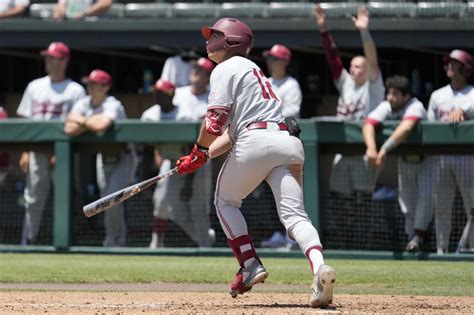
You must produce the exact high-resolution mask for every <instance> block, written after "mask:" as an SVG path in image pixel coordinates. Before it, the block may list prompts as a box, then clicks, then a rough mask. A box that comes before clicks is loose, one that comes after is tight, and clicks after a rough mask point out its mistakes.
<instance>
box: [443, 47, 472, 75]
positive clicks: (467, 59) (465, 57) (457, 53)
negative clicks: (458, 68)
mask: <svg viewBox="0 0 474 315" xmlns="http://www.w3.org/2000/svg"><path fill="white" fill-rule="evenodd" d="M450 60H457V61H459V62H460V63H461V64H462V65H463V66H464V69H465V70H464V72H463V74H464V75H465V76H466V77H467V78H469V77H470V76H471V74H472V56H471V55H470V54H469V53H468V52H466V51H464V50H460V49H455V50H453V51H451V52H450V53H449V55H447V56H446V57H444V63H445V64H447V63H448V62H449V61H450Z"/></svg>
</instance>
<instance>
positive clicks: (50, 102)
mask: <svg viewBox="0 0 474 315" xmlns="http://www.w3.org/2000/svg"><path fill="white" fill-rule="evenodd" d="M41 55H43V56H44V58H45V67H46V73H47V74H48V75H47V76H45V77H42V78H39V79H36V80H33V81H32V82H30V83H29V84H28V86H27V88H26V90H25V93H24V94H23V98H22V99H21V102H20V105H19V106H18V109H17V114H18V116H21V117H25V118H30V119H34V120H57V119H60V120H63V119H65V118H66V115H67V113H68V112H69V111H70V110H71V108H72V106H73V105H74V103H75V102H77V101H78V100H80V99H81V98H82V97H84V95H85V91H84V88H83V87H82V86H81V85H80V84H79V83H77V82H74V81H72V80H71V79H69V78H67V77H66V69H67V66H68V64H69V60H70V57H71V51H70V50H69V47H68V46H67V45H65V44H64V43H62V42H53V43H51V44H50V45H49V46H48V49H46V50H43V51H41ZM19 164H20V168H21V169H22V170H23V171H24V172H25V173H26V187H25V192H24V198H25V221H24V223H23V230H22V235H21V244H22V245H30V244H34V242H35V241H36V238H37V236H38V232H39V228H40V223H41V218H42V216H43V210H44V207H45V204H46V199H47V198H48V194H49V190H50V188H51V169H52V167H53V166H54V164H55V158H54V156H51V154H48V153H45V152H33V151H30V152H23V153H22V155H21V158H20V161H19Z"/></svg>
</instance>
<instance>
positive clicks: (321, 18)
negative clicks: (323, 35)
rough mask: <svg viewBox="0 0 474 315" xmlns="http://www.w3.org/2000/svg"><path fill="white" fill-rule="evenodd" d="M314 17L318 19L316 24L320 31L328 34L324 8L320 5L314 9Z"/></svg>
mask: <svg viewBox="0 0 474 315" xmlns="http://www.w3.org/2000/svg"><path fill="white" fill-rule="evenodd" d="M314 15H315V17H316V24H317V25H318V27H319V31H320V32H326V31H327V30H328V26H327V24H326V12H325V11H324V9H323V8H321V6H320V5H319V3H318V4H317V5H316V7H315V8H314Z"/></svg>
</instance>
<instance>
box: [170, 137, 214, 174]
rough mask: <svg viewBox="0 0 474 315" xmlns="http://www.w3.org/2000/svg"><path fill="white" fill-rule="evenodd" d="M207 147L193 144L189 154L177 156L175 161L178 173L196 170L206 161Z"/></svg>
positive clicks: (188, 172)
mask: <svg viewBox="0 0 474 315" xmlns="http://www.w3.org/2000/svg"><path fill="white" fill-rule="evenodd" d="M208 151H209V148H205V147H202V146H200V145H199V144H197V143H196V144H195V145H194V148H193V150H192V151H191V154H189V155H186V156H183V157H181V158H179V160H178V161H177V162H176V166H177V167H178V174H180V175H181V174H190V173H194V172H195V171H197V170H198V169H199V168H200V167H201V166H203V165H204V164H206V162H207V152H208Z"/></svg>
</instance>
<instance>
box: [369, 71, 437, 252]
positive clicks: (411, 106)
mask: <svg viewBox="0 0 474 315" xmlns="http://www.w3.org/2000/svg"><path fill="white" fill-rule="evenodd" d="M385 88H386V89H387V96H386V100H385V101H383V102H382V103H380V104H379V106H377V107H376V108H375V109H374V110H373V111H372V112H370V113H369V116H368V117H367V119H366V120H365V124H364V127H363V128H362V133H363V136H364V141H365V145H366V147H367V150H366V153H365V155H366V157H367V158H368V160H369V162H370V163H371V164H373V165H375V166H377V167H381V166H382V164H383V162H384V160H385V159H386V157H387V155H388V153H389V152H390V151H391V150H393V149H394V148H396V147H397V146H398V145H399V144H401V143H402V142H403V141H405V139H406V138H407V137H408V135H409V134H410V132H411V131H412V130H413V129H414V128H415V127H416V126H417V124H418V122H419V121H421V120H426V119H427V115H426V110H425V108H424V107H423V104H422V103H421V102H420V101H419V100H418V99H417V98H416V97H412V92H411V84H410V81H409V80H408V79H407V78H406V77H402V76H393V77H390V78H388V79H387V81H386V83H385ZM385 120H401V122H400V125H399V126H398V127H397V128H396V129H395V130H394V131H393V133H392V134H391V135H390V137H389V138H388V139H387V141H385V143H384V144H383V145H382V146H381V148H380V149H379V150H378V151H377V146H376V142H375V132H376V128H377V127H378V126H380V125H381V124H382V123H383V122H384V121H385ZM432 167H433V159H432V158H430V157H425V156H419V155H400V156H399V158H398V202H399V204H400V208H401V210H402V212H403V214H404V215H405V232H406V234H407V237H408V239H409V242H408V244H407V246H406V250H407V251H410V252H416V251H419V250H420V244H421V242H422V241H423V236H424V234H425V232H426V230H427V229H428V225H429V224H430V222H431V219H432V218H433V210H432V206H433V202H432V199H433V195H432V189H431V188H432V187H431V182H432V178H431V176H432V173H431V170H432Z"/></svg>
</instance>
